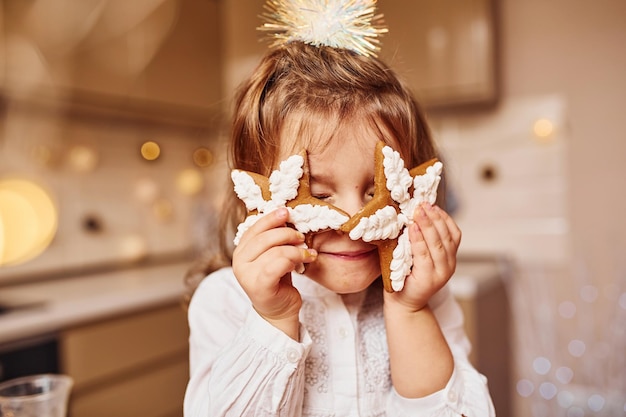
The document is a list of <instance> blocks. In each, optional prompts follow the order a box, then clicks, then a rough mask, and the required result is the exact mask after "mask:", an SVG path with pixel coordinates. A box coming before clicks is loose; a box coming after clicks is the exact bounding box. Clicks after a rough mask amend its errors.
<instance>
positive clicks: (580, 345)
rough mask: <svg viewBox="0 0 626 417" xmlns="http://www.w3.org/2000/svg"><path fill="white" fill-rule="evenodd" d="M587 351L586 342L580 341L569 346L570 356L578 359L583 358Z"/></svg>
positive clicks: (570, 343)
mask: <svg viewBox="0 0 626 417" xmlns="http://www.w3.org/2000/svg"><path fill="white" fill-rule="evenodd" d="M586 349H587V346H586V345H585V342H583V341H582V340H578V339H574V340H572V341H570V342H569V344H568V345H567V350H568V351H569V353H570V355H572V356H574V357H576V358H580V357H581V356H583V355H584V354H585V350H586Z"/></svg>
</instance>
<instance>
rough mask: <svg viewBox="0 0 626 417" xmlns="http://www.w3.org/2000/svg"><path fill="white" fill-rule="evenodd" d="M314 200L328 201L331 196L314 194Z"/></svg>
mask: <svg viewBox="0 0 626 417" xmlns="http://www.w3.org/2000/svg"><path fill="white" fill-rule="evenodd" d="M313 197H314V198H317V199H318V200H328V199H329V198H330V197H331V195H330V194H313Z"/></svg>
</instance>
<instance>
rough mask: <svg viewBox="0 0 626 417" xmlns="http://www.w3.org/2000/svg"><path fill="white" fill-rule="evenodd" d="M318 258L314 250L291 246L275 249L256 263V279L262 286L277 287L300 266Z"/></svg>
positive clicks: (266, 253)
mask: <svg viewBox="0 0 626 417" xmlns="http://www.w3.org/2000/svg"><path fill="white" fill-rule="evenodd" d="M316 258H317V252H316V251H315V250H314V249H307V248H299V247H295V246H291V245H285V246H277V247H273V248H271V249H270V250H268V251H267V252H265V253H264V254H263V255H262V256H261V257H259V259H258V261H257V262H255V268H256V269H257V274H255V275H256V278H255V279H256V280H258V281H257V283H258V284H260V285H261V286H264V287H268V286H269V287H272V286H275V285H277V283H278V281H279V280H280V278H281V277H283V276H284V275H286V274H289V273H290V272H293V271H294V270H295V269H296V267H297V266H298V265H300V264H302V263H309V262H312V261H314V260H315V259H316Z"/></svg>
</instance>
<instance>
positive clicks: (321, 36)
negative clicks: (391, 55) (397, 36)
mask: <svg viewBox="0 0 626 417" xmlns="http://www.w3.org/2000/svg"><path fill="white" fill-rule="evenodd" d="M264 7H265V13H263V14H262V15H261V17H262V18H264V19H265V21H266V22H265V24H263V26H261V27H259V30H262V31H266V32H269V33H270V34H271V37H273V38H274V42H273V43H272V46H278V45H282V44H285V43H288V42H290V41H302V42H304V43H307V44H310V45H314V46H321V45H326V46H330V47H333V48H342V49H349V50H351V51H354V52H356V53H357V54H360V55H364V56H376V52H377V51H378V50H379V49H380V40H379V37H380V35H381V34H383V33H386V32H387V28H385V27H383V26H382V25H381V23H382V17H383V16H382V14H376V0H268V1H267V2H266V3H265V6H264Z"/></svg>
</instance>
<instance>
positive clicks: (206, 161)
mask: <svg viewBox="0 0 626 417" xmlns="http://www.w3.org/2000/svg"><path fill="white" fill-rule="evenodd" d="M193 163H194V164H196V166H198V167H200V168H206V167H208V166H210V165H211V164H212V163H213V152H211V151H210V150H209V149H207V148H198V149H196V150H195V151H194V152H193Z"/></svg>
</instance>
